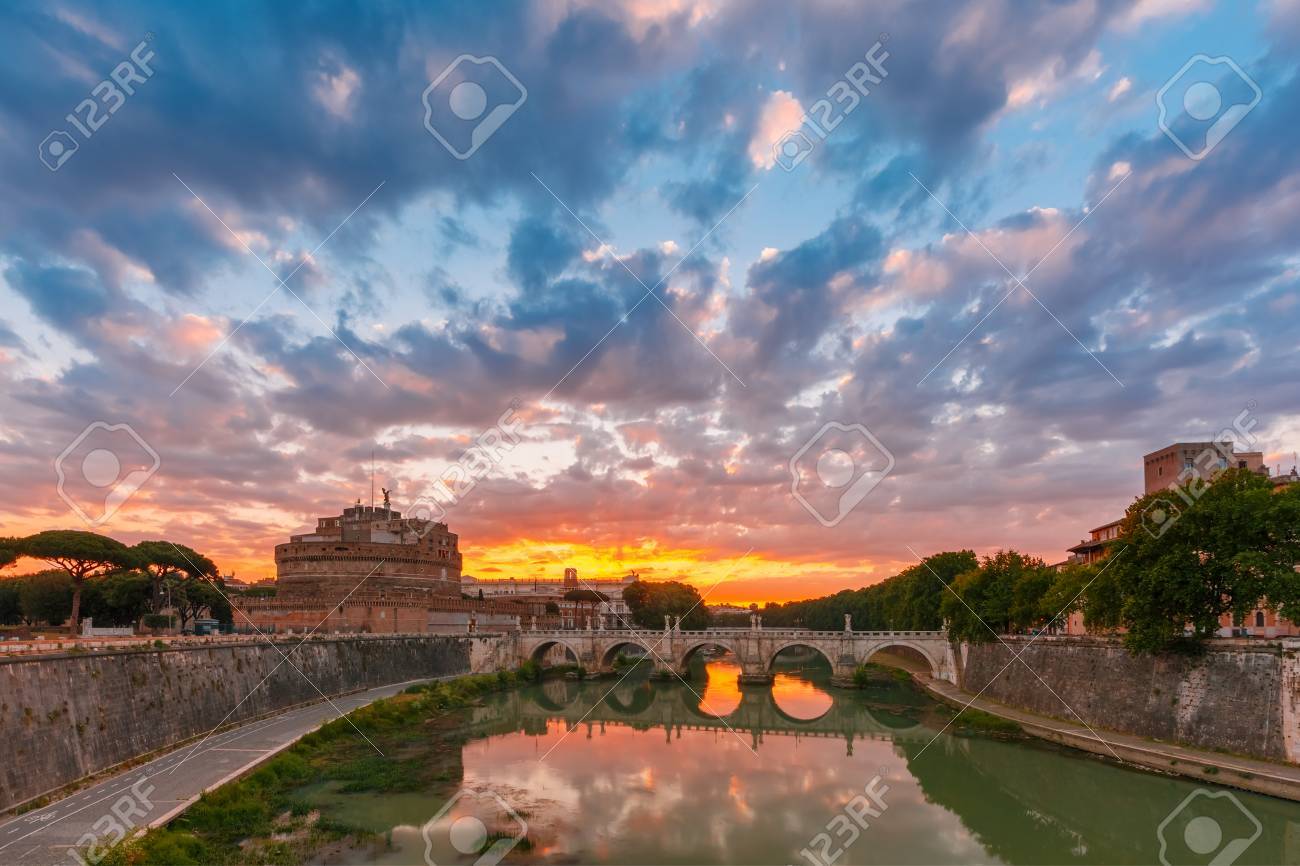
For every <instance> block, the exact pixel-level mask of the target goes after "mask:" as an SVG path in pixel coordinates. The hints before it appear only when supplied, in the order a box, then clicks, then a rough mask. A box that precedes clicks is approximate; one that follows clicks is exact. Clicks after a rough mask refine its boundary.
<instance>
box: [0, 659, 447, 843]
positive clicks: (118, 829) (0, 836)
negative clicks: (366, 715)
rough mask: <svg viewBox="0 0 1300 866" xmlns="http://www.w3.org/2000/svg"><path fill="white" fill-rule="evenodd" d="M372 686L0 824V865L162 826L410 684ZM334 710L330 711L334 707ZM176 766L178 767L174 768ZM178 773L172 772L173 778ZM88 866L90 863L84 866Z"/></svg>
mask: <svg viewBox="0 0 1300 866" xmlns="http://www.w3.org/2000/svg"><path fill="white" fill-rule="evenodd" d="M427 681H428V680H412V681H410V682H404V683H397V684H395V685H388V686H380V687H379V688H374V689H369V690H367V691H364V692H356V693H354V694H351V695H344V696H342V697H336V698H332V699H331V700H333V702H334V703H333V706H331V705H330V704H329V703H327V702H321V703H316V704H311V705H309V706H305V707H299V708H297V709H294V710H289V711H288V712H285V713H282V714H280V715H277V716H273V717H271V718H268V719H262V720H260V721H256V722H250V723H249V724H247V725H243V726H241V727H238V728H232V729H230V730H226V731H222V732H221V733H219V734H214V735H212V736H211V737H209V738H207V739H206V740H199V741H196V742H192V743H187V744H185V745H183V746H179V747H177V748H175V749H173V750H172V751H170V752H168V753H167V754H165V755H162V756H160V757H158V758H154V759H153V760H151V761H149V762H147V763H145V764H141V765H139V766H136V767H132V768H131V769H129V770H124V771H122V772H120V773H118V774H116V775H114V776H111V777H109V778H106V779H104V780H103V781H100V782H96V783H95V784H92V785H90V786H88V787H86V788H83V789H81V790H79V791H77V792H75V793H73V794H70V795H69V796H67V797H64V798H63V799H61V800H57V801H55V802H52V803H49V804H48V805H46V806H44V807H43V808H40V809H33V810H31V811H29V812H26V813H24V814H21V815H18V816H16V817H12V818H8V819H0V863H5V864H13V866H54V864H59V866H73V864H78V863H81V862H82V860H81V859H80V857H79V855H78V854H77V851H78V849H81V848H83V847H85V846H86V844H87V843H88V842H89V840H90V839H92V838H93V839H94V840H95V841H96V844H98V845H99V846H100V848H101V850H102V848H103V847H106V846H109V845H111V844H113V843H114V842H115V841H117V839H118V838H119V837H120V835H121V833H122V830H125V832H126V834H127V835H129V834H131V833H133V832H134V831H136V830H138V829H141V828H144V827H156V826H160V825H162V824H165V823H166V822H167V821H170V820H171V819H172V818H174V817H175V816H176V815H178V814H180V813H181V812H183V811H184V810H185V809H186V808H188V807H189V805H190V804H191V803H193V802H194V801H196V800H197V799H198V798H199V796H200V795H202V794H203V793H204V792H205V791H209V790H211V789H213V788H216V787H219V786H220V785H222V784H225V783H226V782H228V781H230V780H231V779H235V778H237V777H239V776H241V775H243V774H244V773H246V772H248V771H249V770H251V769H253V768H254V767H256V766H257V765H258V764H260V763H262V762H263V761H265V760H267V759H268V758H270V757H272V756H274V755H275V754H277V753H278V752H280V751H281V750H283V749H285V748H288V747H289V746H291V745H293V744H294V743H296V742H297V741H298V740H299V739H301V738H302V737H303V736H305V735H306V734H309V733H311V732H312V731H314V730H316V729H317V728H319V727H320V726H321V725H323V724H325V723H326V722H329V721H331V720H333V719H335V718H337V717H338V715H339V710H342V711H343V712H344V713H348V712H350V711H352V710H355V709H357V708H358V707H363V706H365V705H366V704H369V703H371V702H373V701H376V700H379V699H380V698H386V697H390V696H391V695H395V694H397V693H398V692H401V691H402V690H403V689H405V688H407V687H408V686H410V685H412V684H413V683H415V682H427ZM335 707H337V708H338V709H335ZM182 765H183V766H182ZM177 770H179V772H177ZM92 866H93V864H92Z"/></svg>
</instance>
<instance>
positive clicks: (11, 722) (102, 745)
mask: <svg viewBox="0 0 1300 866" xmlns="http://www.w3.org/2000/svg"><path fill="white" fill-rule="evenodd" d="M299 640H300V639H292V640H281V641H277V642H276V644H275V645H274V646H272V645H269V644H267V643H258V644H240V645H229V646H220V645H218V646H211V647H194V648H178V649H165V650H152V649H151V650H132V651H126V652H120V653H111V654H108V653H93V654H81V655H77V654H69V655H61V656H45V657H38V658H23V659H15V660H10V661H0V809H5V808H8V807H10V806H13V805H16V804H19V803H23V802H25V801H27V800H29V799H31V798H33V797H37V796H39V795H41V794H44V793H46V792H49V791H52V790H55V789H57V788H60V787H62V786H64V785H67V784H69V783H71V782H75V781H76V780H78V779H80V778H82V777H84V776H88V775H91V774H94V773H97V772H99V771H101V770H104V769H107V768H109V767H112V766H114V765H116V764H119V763H121V762H123V761H128V760H131V759H132V758H136V757H138V756H140V755H145V754H148V753H150V752H154V751H156V750H159V749H164V748H166V747H168V746H171V745H174V744H176V743H179V742H182V741H184V740H187V739H191V738H194V737H201V736H203V735H205V734H206V733H207V732H208V731H210V730H212V729H213V728H214V727H216V726H217V725H229V724H236V723H239V722H244V721H248V720H249V719H253V718H257V717H260V716H264V715H267V714H273V713H275V712H276V711H278V710H283V709H285V708H288V707H291V706H295V705H298V704H304V703H311V702H313V701H319V700H321V693H322V692H323V693H324V694H326V695H329V696H331V697H332V696H334V695H339V694H343V693H346V692H352V691H357V690H360V689H367V688H374V687H376V686H383V685H391V684H393V683H400V682H405V681H407V680H414V679H422V678H427V677H436V676H445V675H450V674H461V673H467V672H469V671H470V669H471V656H472V655H473V656H475V658H474V661H476V662H477V663H478V665H477V667H479V668H480V669H485V668H489V667H491V666H493V665H494V664H495V661H496V657H497V655H498V653H497V651H496V650H495V644H496V643H497V641H499V640H501V638H497V637H493V636H486V635H485V636H473V637H470V636H455V637H452V636H447V637H434V636H368V637H357V636H351V637H346V638H342V637H340V638H313V639H311V640H308V641H307V642H306V643H303V644H302V646H300V647H297V644H298V641H299ZM295 647H297V649H295ZM285 656H288V661H285ZM299 671H301V673H300V672H299ZM264 680H265V681H264ZM313 684H314V685H313ZM317 688H319V690H320V691H317Z"/></svg>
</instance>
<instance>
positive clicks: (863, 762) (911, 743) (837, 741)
mask: <svg viewBox="0 0 1300 866" xmlns="http://www.w3.org/2000/svg"><path fill="white" fill-rule="evenodd" d="M738 673H739V669H738V668H737V666H736V665H735V664H734V663H732V662H731V661H730V660H729V659H728V658H726V657H722V658H715V659H712V660H704V659H701V660H700V663H699V664H698V666H697V669H696V671H695V675H694V676H693V677H692V678H691V681H690V683H689V684H683V683H682V682H679V681H669V682H661V681H652V680H650V679H649V678H648V677H647V675H646V672H645V671H644V670H641V669H635V670H633V671H632V672H630V673H629V674H628V675H627V676H626V678H625V679H623V680H621V681H618V680H613V679H602V680H594V681H586V682H577V681H573V680H564V679H559V680H549V681H547V682H544V683H542V684H539V685H535V686H529V687H527V688H523V689H517V690H513V691H510V692H507V693H502V694H496V695H492V696H490V697H489V698H488V699H487V700H486V701H485V702H484V705H483V706H481V707H475V708H473V709H471V710H467V711H463V712H462V718H461V719H460V720H459V721H460V725H461V727H460V728H459V729H458V739H457V745H459V748H460V761H459V763H460V769H459V775H460V776H461V777H462V785H463V786H464V787H465V788H466V789H469V791H470V793H468V794H467V795H465V796H464V797H461V798H459V799H457V801H456V803H455V805H454V806H453V808H452V809H451V810H450V811H449V812H447V814H446V815H445V816H444V817H443V818H441V819H440V820H438V821H431V820H430V819H431V818H432V817H433V816H434V815H435V814H436V813H437V812H438V810H439V809H441V808H442V805H443V803H444V802H446V799H447V797H446V794H445V792H439V793H438V794H436V795H435V794H434V793H433V792H428V793H403V794H396V795H385V796H383V797H378V796H375V795H373V794H344V793H340V792H338V791H337V790H332V789H314V790H311V791H308V792H306V793H307V794H309V796H310V798H311V799H312V801H313V802H314V804H315V805H317V806H319V807H320V808H321V809H322V811H323V812H324V813H325V814H326V815H329V816H331V817H336V818H339V819H342V820H345V821H347V822H349V823H352V824H357V825H361V826H366V827H368V828H370V829H372V830H374V831H376V832H378V833H381V834H383V836H384V837H385V838H386V840H387V842H386V845H384V846H381V847H383V848H384V849H385V850H379V851H376V850H369V851H352V852H350V853H348V852H345V853H344V854H343V855H342V856H343V857H344V859H347V860H348V861H349V862H355V863H361V862H378V863H384V864H409V863H416V864H418V863H424V862H426V861H425V859H424V858H425V854H426V850H427V852H428V854H429V857H430V861H431V862H436V863H474V862H483V861H481V860H479V858H478V857H477V856H471V855H459V854H458V853H457V851H456V850H455V847H456V846H459V847H461V848H467V847H468V848H470V849H471V850H475V849H476V846H475V845H474V844H469V845H467V844H465V833H466V832H468V833H469V834H470V836H473V835H474V832H473V829H472V828H471V827H470V825H474V826H476V827H477V828H478V829H479V831H480V833H479V838H478V840H477V841H478V842H482V841H483V840H482V834H481V831H482V830H483V829H484V828H485V827H486V828H487V829H488V830H489V831H491V832H492V833H493V834H494V835H492V836H489V837H488V842H489V843H490V844H492V845H495V848H494V849H493V850H494V851H495V852H496V853H504V854H505V858H506V859H505V861H504V862H506V863H512V862H520V863H529V862H532V863H610V864H672V863H681V864H703V863H738V864H765V863H772V864H808V866H828V864H830V863H835V864H857V863H918V864H947V863H953V864H973V863H1012V864H1045V863H1079V864H1087V863H1096V864H1111V863H1157V862H1166V863H1168V864H1171V866H1176V864H1183V863H1211V862H1217V863H1221V864H1229V863H1234V862H1235V863H1240V864H1248V863H1260V864H1263V863H1300V805H1297V804H1294V803H1289V802H1285V801H1282V800H1274V799H1271V798H1267V797H1261V796H1255V795H1250V794H1246V793H1233V794H1231V795H1228V794H1227V793H1226V789H1221V788H1217V787H1215V786H1213V785H1212V784H1206V785H1197V784H1195V783H1193V782H1190V781H1188V780H1184V779H1179V778H1176V777H1166V776H1162V775H1157V774H1153V773H1148V772H1142V771H1137V770H1131V769H1127V768H1123V767H1120V766H1117V765H1115V764H1113V763H1109V762H1107V761H1104V760H1101V759H1098V758H1095V757H1091V756H1086V755H1082V754H1080V753H1076V752H1072V751H1070V750H1066V749H1063V748H1058V747H1055V746H1051V745H1048V744H1044V743H1041V742H1038V741H1035V740H1029V739H1001V738H998V737H996V736H993V735H989V734H982V733H974V732H963V731H957V730H955V729H954V727H950V728H949V729H948V730H947V731H943V732H941V729H942V728H943V726H944V725H945V724H946V723H947V721H948V720H949V719H950V718H951V714H950V713H946V712H945V711H944V710H943V709H942V708H941V707H939V706H938V705H937V704H934V703H933V702H931V701H930V700H929V699H928V698H927V697H926V696H925V695H924V694H923V693H921V692H919V691H918V690H917V689H916V688H915V687H914V686H912V685H911V684H909V683H905V682H901V681H899V680H897V679H894V678H890V677H889V676H887V675H886V676H883V677H881V681H880V682H878V683H876V684H874V685H872V686H871V687H869V688H867V689H864V690H861V691H846V690H842V689H832V688H830V687H829V684H828V680H829V675H830V672H829V670H828V669H826V668H825V666H824V663H823V664H822V665H821V666H819V665H817V664H811V663H809V664H806V665H805V664H802V663H799V662H786V663H785V664H784V665H783V666H782V667H781V669H780V670H779V672H778V674H777V677H776V682H775V683H774V684H773V685H772V686H771V688H766V687H748V686H747V687H744V688H743V689H742V688H741V687H739V686H738V685H737V681H736V678H737V675H738ZM461 734H463V739H461V738H460V736H459V735H461ZM453 775H454V774H453ZM452 781H453V782H454V781H455V780H454V779H453V780H452ZM869 795H870V796H869ZM855 797H856V799H855ZM846 806H847V809H846ZM854 814H856V816H857V817H856V819H855V818H854ZM467 816H468V817H467ZM474 816H479V817H481V819H482V821H483V823H481V824H480V823H478V818H476V817H474ZM1171 816H1172V817H1171ZM1162 824H1163V825H1164V826H1163V828H1162ZM516 837H522V838H523V841H522V842H520V843H518V844H516V842H515V839H516ZM1162 837H1163V839H1164V846H1163V848H1162V842H1161V839H1162ZM426 842H427V845H426ZM1162 857H1163V860H1162ZM1216 857H1217V858H1219V859H1216ZM331 862H338V861H337V860H336V859H331Z"/></svg>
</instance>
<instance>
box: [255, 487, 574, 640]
mask: <svg viewBox="0 0 1300 866" xmlns="http://www.w3.org/2000/svg"><path fill="white" fill-rule="evenodd" d="M386 499H387V497H385V500H386ZM461 561H462V560H461V553H460V549H459V538H458V537H457V535H456V534H455V533H454V532H451V531H450V530H449V529H448V528H447V525H446V524H445V523H435V522H431V521H426V520H419V519H415V518H404V517H402V515H401V514H400V513H399V512H397V511H394V510H393V509H391V508H389V507H388V503H387V501H385V503H384V506H383V507H376V506H370V505H367V506H363V505H361V503H360V502H358V503H357V504H356V505H355V506H353V507H351V508H346V509H344V510H343V513H342V514H338V515H333V516H330V517H321V518H319V519H318V520H317V521H316V529H315V530H314V531H313V532H308V533H303V534H301V535H292V536H290V538H289V541H288V542H287V543H285V544H279V545H276V548H275V566H276V581H275V589H276V593H275V597H274V598H265V599H246V600H245V599H241V600H240V602H239V603H238V604H237V605H236V607H237V608H238V609H239V611H240V613H239V614H236V617H235V626H236V628H247V627H248V624H247V622H244V621H241V620H242V619H243V617H242V616H241V614H243V615H246V616H247V617H248V619H250V620H252V623H253V625H254V626H255V627H256V629H260V630H262V631H278V632H285V631H295V632H299V633H303V632H310V631H315V632H316V633H319V634H329V633H332V632H362V633H390V634H392V633H439V632H444V633H445V632H460V633H463V632H465V631H467V630H470V629H485V630H486V629H494V628H518V627H519V626H520V624H521V623H522V622H523V620H524V619H525V618H531V617H537V618H538V620H539V621H540V622H549V623H553V622H554V621H555V618H554V617H549V618H548V617H547V615H546V610H545V606H544V605H541V604H529V603H527V600H525V599H509V600H506V599H485V600H484V601H479V600H478V599H474V598H469V599H467V598H464V597H462V595H461Z"/></svg>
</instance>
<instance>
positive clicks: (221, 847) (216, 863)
mask: <svg viewBox="0 0 1300 866" xmlns="http://www.w3.org/2000/svg"><path fill="white" fill-rule="evenodd" d="M521 674H522V672H511V671H503V672H501V673H499V674H485V675H476V676H465V677H460V678H458V679H454V680H448V681H444V682H435V683H424V684H420V685H415V686H411V687H410V688H408V689H406V690H405V691H404V692H402V693H401V694H398V695H395V696H393V697H391V698H386V699H384V700H380V701H376V702H375V703H372V704H369V705H368V706H365V707H362V708H360V709H358V710H354V711H353V712H352V713H349V717H350V718H351V720H352V722H353V723H355V724H356V726H357V727H358V728H360V729H361V730H362V731H365V733H366V736H367V737H369V738H370V739H371V740H373V741H374V742H375V743H376V744H378V745H379V747H380V748H381V749H382V750H383V751H384V752H385V754H388V755H397V754H401V752H402V749H403V747H404V746H408V745H410V744H411V743H412V742H415V741H423V740H425V739H427V736H428V733H427V730H426V727H425V725H426V723H427V722H429V721H430V720H433V719H436V718H438V717H439V716H442V715H445V714H447V713H449V712H451V711H454V710H457V709H461V708H463V707H468V706H470V705H472V704H473V703H475V702H476V701H477V700H478V699H479V698H481V697H482V696H483V695H485V694H488V693H490V692H494V691H500V690H502V689H507V688H513V687H514V686H516V685H518V684H519V683H520V682H522V681H524V679H525V677H524V676H522V675H521ZM322 781H327V782H334V783H337V784H338V786H339V790H341V791H343V792H347V793H357V792H374V793H379V794H384V793H397V792H402V791H418V790H425V789H428V788H431V787H434V786H436V785H439V784H447V783H449V782H450V783H454V782H456V781H459V780H452V779H448V778H447V774H446V772H444V769H443V768H442V767H440V766H439V765H438V764H437V762H432V761H428V760H426V759H422V758H421V757H413V758H400V757H389V758H383V757H380V756H379V755H376V754H375V752H374V749H372V748H371V747H370V746H369V745H368V744H367V743H366V742H364V741H362V740H361V739H360V738H358V737H357V736H356V735H355V732H354V731H353V729H352V725H351V724H349V722H348V721H347V720H345V719H342V718H339V719H335V720H334V721H332V722H329V723H327V724H325V725H324V726H322V727H321V728H319V729H318V730H316V731H314V732H312V733H310V734H308V735H307V736H305V737H303V738H302V739H301V740H299V741H298V742H297V743H296V744H295V745H293V746H292V747H291V748H289V749H286V750H285V751H284V752H282V753H280V754H279V755H277V756H276V757H274V758H272V759H271V760H269V761H267V762H266V763H265V764H263V765H262V766H261V767H259V768H258V769H257V770H255V771H254V772H253V773H251V774H250V775H248V776H246V777H245V778H243V779H241V780H239V781H236V782H232V783H231V784H229V785H224V786H222V787H221V788H218V789H217V790H215V791H213V792H211V793H209V794H204V795H203V796H202V797H200V798H199V800H198V802H197V803H195V804H194V805H193V806H192V807H190V809H189V810H188V811H186V812H185V813H184V814H183V815H181V816H180V817H179V818H177V819H176V820H175V821H173V822H172V823H171V824H170V825H168V826H167V827H165V828H160V829H157V830H151V831H149V832H148V833H146V834H145V835H143V836H142V837H140V838H139V839H136V840H134V841H130V842H125V843H123V844H121V845H118V846H116V847H114V848H113V849H112V850H111V851H110V852H109V853H108V856H107V857H106V858H105V859H104V860H103V861H102V864H103V866H149V864H165V866H208V864H212V866H224V864H236V863H248V862H256V863H267V864H284V866H289V864H296V863H301V862H303V861H305V860H307V859H309V858H311V857H312V855H313V853H314V852H315V851H317V850H319V849H320V848H321V847H322V846H323V845H326V844H328V843H330V842H334V841H338V840H341V839H345V838H352V839H355V840H358V841H364V840H366V839H368V838H373V837H374V834H372V833H370V832H368V831H366V830H363V829H362V828H359V827H353V826H350V825H348V824H346V823H344V822H341V821H336V820H333V819H330V818H325V817H321V816H320V815H319V813H318V812H315V811H313V810H312V808H311V807H310V806H308V805H307V804H306V803H304V802H303V801H302V800H301V799H299V797H298V796H297V793H296V792H297V791H299V790H300V789H301V788H302V787H303V786H304V785H308V784H313V783H318V782H322ZM272 835H274V837H275V838H271V837H272Z"/></svg>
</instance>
